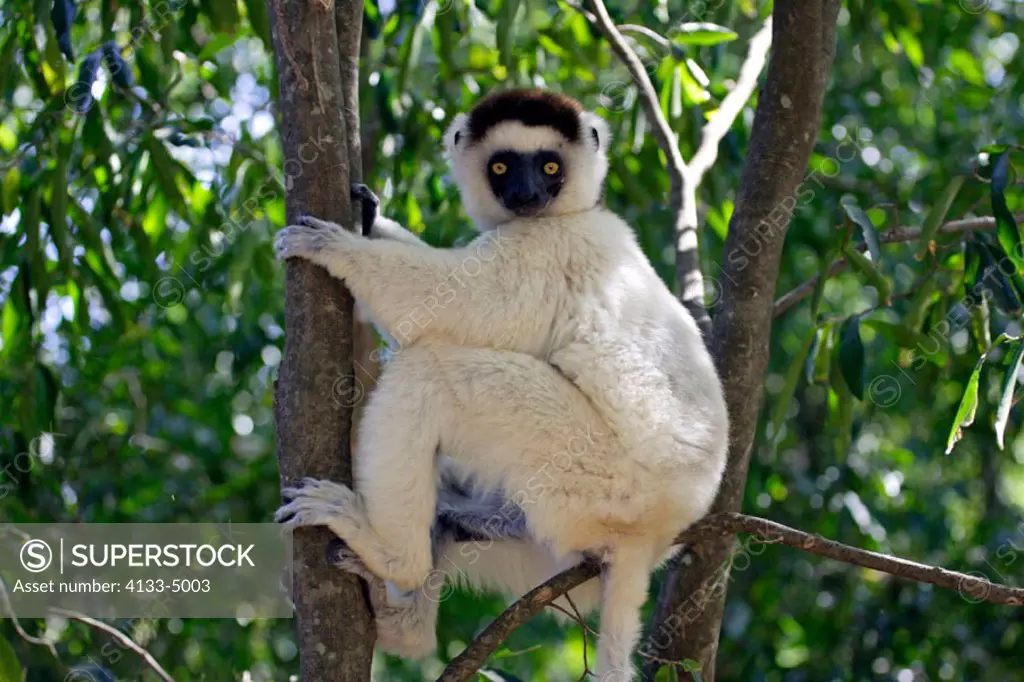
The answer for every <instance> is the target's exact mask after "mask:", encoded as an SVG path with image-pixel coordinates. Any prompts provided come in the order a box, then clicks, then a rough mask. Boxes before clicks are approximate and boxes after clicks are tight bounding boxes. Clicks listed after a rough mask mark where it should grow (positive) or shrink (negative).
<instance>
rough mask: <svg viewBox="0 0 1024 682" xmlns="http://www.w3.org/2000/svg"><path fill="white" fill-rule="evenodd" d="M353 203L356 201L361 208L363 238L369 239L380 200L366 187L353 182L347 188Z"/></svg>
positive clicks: (375, 220)
mask: <svg viewBox="0 0 1024 682" xmlns="http://www.w3.org/2000/svg"><path fill="white" fill-rule="evenodd" d="M349 191H350V192H351V193H352V199H353V201H355V200H358V201H359V205H360V207H361V208H362V225H363V236H364V237H369V236H370V235H371V234H372V233H373V224H374V223H375V222H377V214H378V212H379V210H380V199H378V198H377V195H376V194H374V193H373V190H372V189H370V188H369V187H367V186H366V185H363V184H360V183H358V182H354V183H352V184H351V185H350V186H349Z"/></svg>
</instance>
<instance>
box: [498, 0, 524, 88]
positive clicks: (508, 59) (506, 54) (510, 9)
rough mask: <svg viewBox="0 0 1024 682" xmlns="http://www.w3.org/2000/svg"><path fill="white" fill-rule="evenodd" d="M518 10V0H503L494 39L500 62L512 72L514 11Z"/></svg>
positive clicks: (514, 27)
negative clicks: (499, 54)
mask: <svg viewBox="0 0 1024 682" xmlns="http://www.w3.org/2000/svg"><path fill="white" fill-rule="evenodd" d="M518 10H519V0H505V2H503V3H502V6H501V14H500V15H499V17H498V26H497V33H496V39H497V43H498V51H499V52H500V53H501V64H502V66H504V67H505V68H506V69H508V71H509V73H512V72H513V71H514V69H513V68H512V47H513V45H514V44H515V29H516V23H517V22H516V13H517V12H518Z"/></svg>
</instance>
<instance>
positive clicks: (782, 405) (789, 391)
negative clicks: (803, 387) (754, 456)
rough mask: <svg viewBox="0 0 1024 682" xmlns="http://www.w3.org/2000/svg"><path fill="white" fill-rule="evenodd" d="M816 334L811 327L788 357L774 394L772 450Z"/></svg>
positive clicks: (770, 422)
mask: <svg viewBox="0 0 1024 682" xmlns="http://www.w3.org/2000/svg"><path fill="white" fill-rule="evenodd" d="M817 336H818V330H817V329H812V330H811V332H810V333H809V334H808V335H807V338H806V339H804V342H803V345H801V346H800V350H799V351H797V353H796V355H794V356H793V357H791V358H790V359H789V363H790V364H789V367H788V368H787V369H786V380H785V381H784V382H783V384H782V390H781V391H779V393H778V395H776V396H775V398H774V400H775V405H774V407H773V408H772V416H771V420H770V421H769V422H768V423H769V424H770V425H771V439H772V440H771V447H772V450H773V451H774V449H775V447H776V446H777V445H778V444H779V433H780V432H781V431H782V422H784V421H785V420H786V413H787V412H789V405H790V403H791V402H792V401H793V394H794V393H796V387H797V384H799V383H800V375H801V374H802V373H803V370H804V361H805V360H806V359H807V355H808V353H809V352H810V350H811V346H812V345H813V344H814V341H815V339H816V338H817Z"/></svg>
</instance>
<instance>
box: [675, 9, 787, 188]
mask: <svg viewBox="0 0 1024 682" xmlns="http://www.w3.org/2000/svg"><path fill="white" fill-rule="evenodd" d="M771 46H772V19H771V17H768V18H767V19H765V22H764V26H762V27H761V30H759V31H758V32H757V33H755V34H754V36H753V37H752V38H751V39H750V45H749V47H748V48H747V58H746V59H745V60H744V61H743V66H742V67H740V73H739V77H738V78H737V79H736V85H735V86H733V89H732V90H730V91H729V94H728V95H726V96H725V99H723V100H722V104H721V105H720V106H719V107H718V111H716V112H715V113H714V114H713V115H712V116H711V118H710V119H708V122H707V123H706V124H705V125H704V130H703V131H702V132H701V140H700V146H699V147H698V148H697V152H696V153H695V154H694V155H693V158H692V159H690V173H691V175H692V177H693V181H694V183H695V184H697V185H699V184H700V181H701V180H702V179H703V178H704V173H706V172H707V171H708V169H709V168H711V167H712V166H713V165H715V161H716V160H718V145H719V143H720V142H721V141H722V138H723V137H725V134H726V133H728V132H729V129H730V128H732V124H733V122H735V121H736V117H738V116H739V115H740V112H741V111H743V107H744V106H746V104H747V101H748V100H749V99H750V96H751V94H753V92H754V88H756V87H757V79H758V77H759V76H760V75H761V71H763V70H764V65H765V62H767V61H768V50H770V49H771Z"/></svg>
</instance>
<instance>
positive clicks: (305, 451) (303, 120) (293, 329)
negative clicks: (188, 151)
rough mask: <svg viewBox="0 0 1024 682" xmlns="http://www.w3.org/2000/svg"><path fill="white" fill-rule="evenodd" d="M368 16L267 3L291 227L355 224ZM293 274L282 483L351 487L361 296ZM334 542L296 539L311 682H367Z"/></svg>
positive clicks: (312, 535) (360, 628) (292, 270)
mask: <svg viewBox="0 0 1024 682" xmlns="http://www.w3.org/2000/svg"><path fill="white" fill-rule="evenodd" d="M335 4H337V5H338V7H337V9H336V8H335ZM362 6H363V3H362V0H334V2H331V1H330V0H269V7H270V16H271V21H272V26H273V38H274V52H275V54H276V61H277V71H278V81H279V84H280V97H279V100H278V106H279V112H280V119H281V120H280V125H281V135H282V141H283V148H284V156H285V164H284V173H285V178H284V179H285V183H284V184H285V191H286V196H285V204H286V208H287V215H288V221H289V222H293V221H294V220H295V219H296V217H297V216H299V215H300V214H301V213H309V214H311V215H315V216H317V217H320V218H323V219H326V220H331V221H334V222H337V223H339V224H342V225H352V224H353V223H352V220H351V205H350V200H349V178H350V175H351V174H352V173H353V172H355V173H358V164H359V156H358V153H357V151H356V152H353V151H352V150H353V149H355V150H358V146H357V145H358V142H352V141H351V140H352V139H353V138H355V140H356V141H357V140H358V135H359V131H358V120H357V119H356V118H354V117H352V116H346V115H345V114H346V112H347V111H348V109H347V108H346V104H347V102H346V96H349V97H350V96H351V92H352V90H354V89H355V88H354V87H352V85H351V84H352V83H353V82H354V81H355V80H356V76H355V75H354V74H351V73H347V72H348V71H349V70H351V69H353V68H354V64H353V60H352V59H351V57H350V55H352V54H353V53H354V54H358V50H359V33H360V30H361V25H362ZM336 14H337V19H336ZM342 70H344V71H346V73H345V74H344V76H343V74H342ZM346 84H348V87H346ZM356 111H358V109H356ZM353 128H355V129H353ZM353 153H355V156H352V154H353ZM286 268H287V274H286V281H285V287H286V290H285V331H286V334H285V350H284V358H283V360H282V363H281V369H280V373H279V376H278V380H277V384H276V387H275V395H274V421H275V425H276V429H277V457H278V464H279V467H280V471H281V484H282V486H285V485H287V484H290V483H291V482H293V481H295V480H296V479H297V478H300V477H304V476H313V477H317V478H326V479H329V480H332V481H340V482H345V483H351V480H352V479H351V450H350V448H349V438H350V427H351V418H352V405H353V401H352V399H351V397H352V396H353V395H354V391H355V388H356V387H355V382H354V375H353V372H352V298H351V296H350V295H349V293H348V292H347V291H346V289H345V288H344V286H343V285H342V284H341V282H340V281H338V280H337V279H334V278H332V277H331V276H330V275H328V274H327V271H326V270H323V269H321V268H319V267H317V266H315V265H312V264H311V263H308V262H306V261H304V260H300V259H293V260H291V261H289V262H288V264H287V266H286ZM331 537H332V536H331V533H330V532H329V531H328V530H326V529H324V528H317V529H299V530H297V531H296V532H295V537H294V576H293V585H292V586H293V599H294V601H295V609H296V618H297V621H298V624H297V625H298V642H299V653H300V658H301V678H302V680H303V682H328V681H331V682H364V681H365V680H368V679H370V663H371V661H372V657H373V643H374V640H375V633H374V628H373V619H372V617H371V614H370V610H369V607H368V605H367V602H366V599H365V596H364V594H365V593H364V590H363V587H362V585H361V584H360V582H359V580H358V579H357V578H356V577H354V576H352V575H350V574H347V573H345V572H342V571H339V570H337V569H336V568H333V567H331V566H330V565H328V563H327V561H326V548H327V542H328V540H329V539H330V538H331Z"/></svg>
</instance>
